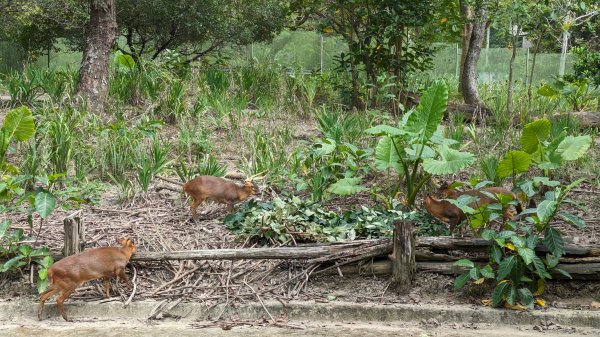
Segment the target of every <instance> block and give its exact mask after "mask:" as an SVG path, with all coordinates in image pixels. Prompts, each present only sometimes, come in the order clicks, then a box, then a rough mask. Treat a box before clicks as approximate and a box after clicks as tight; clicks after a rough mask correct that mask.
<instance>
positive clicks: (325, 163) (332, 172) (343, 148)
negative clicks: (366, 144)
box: [291, 138, 372, 201]
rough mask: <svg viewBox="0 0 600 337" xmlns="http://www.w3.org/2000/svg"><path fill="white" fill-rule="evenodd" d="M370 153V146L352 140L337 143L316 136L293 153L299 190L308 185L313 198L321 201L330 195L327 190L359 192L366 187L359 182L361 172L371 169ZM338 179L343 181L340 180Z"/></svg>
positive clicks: (345, 192)
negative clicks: (360, 147) (365, 147)
mask: <svg viewBox="0 0 600 337" xmlns="http://www.w3.org/2000/svg"><path fill="white" fill-rule="evenodd" d="M371 155H372V153H371V151H370V150H363V149H359V148H358V147H356V146H354V145H352V144H349V143H343V144H338V143H337V142H336V141H334V140H333V139H329V138H327V139H321V140H317V141H315V142H314V143H313V144H312V147H300V148H298V150H296V151H295V152H294V153H293V154H292V158H291V161H292V162H294V163H295V165H296V169H297V170H298V171H299V172H300V175H299V176H297V175H293V176H292V177H291V178H292V180H294V181H295V182H296V189H297V190H299V191H302V190H304V189H308V191H309V192H310V193H311V198H312V200H313V201H322V200H323V199H325V198H326V197H327V196H328V195H327V192H329V193H336V194H337V193H341V194H343V195H348V194H354V193H358V192H360V191H363V190H365V189H364V188H361V187H360V186H359V184H360V181H361V178H362V176H364V175H365V174H366V173H368V172H369V166H368V164H367V163H366V162H367V159H368V158H369V157H370V156H371ZM345 178H352V179H349V180H348V179H346V180H344V179H345ZM339 180H342V181H341V182H339V183H338V181H339ZM332 185H333V187H331V186H332ZM330 187H331V188H330Z"/></svg>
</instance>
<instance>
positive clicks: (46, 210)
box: [35, 190, 56, 219]
mask: <svg viewBox="0 0 600 337" xmlns="http://www.w3.org/2000/svg"><path fill="white" fill-rule="evenodd" d="M55 206H56V198H55V197H54V194H52V193H50V192H48V191H44V190H42V191H40V192H38V193H37V194H36V195H35V211H36V212H38V213H39V214H40V217H42V219H45V218H46V217H47V216H48V215H50V214H52V211H54V207H55Z"/></svg>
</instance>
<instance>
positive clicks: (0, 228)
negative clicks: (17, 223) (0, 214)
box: [0, 219, 12, 239]
mask: <svg viewBox="0 0 600 337" xmlns="http://www.w3.org/2000/svg"><path fill="white" fill-rule="evenodd" d="M11 223H12V221H11V220H10V219H4V220H2V222H0V239H2V238H3V237H4V235H5V234H6V231H7V230H8V228H9V227H10V225H11Z"/></svg>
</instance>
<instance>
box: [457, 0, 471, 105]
mask: <svg viewBox="0 0 600 337" xmlns="http://www.w3.org/2000/svg"><path fill="white" fill-rule="evenodd" d="M460 14H461V15H462V17H463V20H464V21H465V23H464V24H463V28H462V32H461V37H460V42H461V49H462V52H461V53H460V71H459V75H461V76H459V77H458V92H460V93H461V94H462V92H463V79H462V78H463V77H462V73H463V71H464V68H465V59H466V58H467V50H469V42H470V41H471V33H472V32H473V23H472V22H471V20H473V15H472V12H471V7H469V5H468V4H467V2H466V1H465V0H461V1H460Z"/></svg>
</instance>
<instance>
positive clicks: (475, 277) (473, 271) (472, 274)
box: [469, 268, 479, 280]
mask: <svg viewBox="0 0 600 337" xmlns="http://www.w3.org/2000/svg"><path fill="white" fill-rule="evenodd" d="M469 277H470V278H471V279H472V280H478V279H479V271H478V270H477V268H471V270H469Z"/></svg>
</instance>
